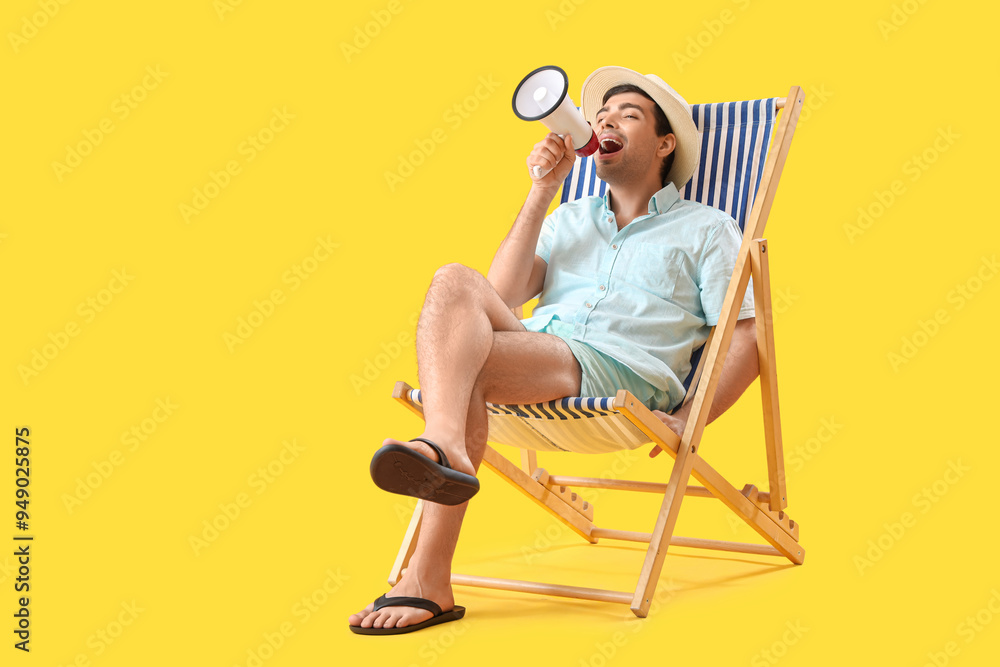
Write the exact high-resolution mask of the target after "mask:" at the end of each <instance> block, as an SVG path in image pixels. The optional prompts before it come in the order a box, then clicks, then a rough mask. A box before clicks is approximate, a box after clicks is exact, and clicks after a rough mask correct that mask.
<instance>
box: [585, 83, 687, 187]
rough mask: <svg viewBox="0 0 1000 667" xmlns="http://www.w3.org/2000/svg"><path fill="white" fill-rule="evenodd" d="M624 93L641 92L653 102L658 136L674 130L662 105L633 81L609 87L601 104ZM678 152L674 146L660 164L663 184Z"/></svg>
mask: <svg viewBox="0 0 1000 667" xmlns="http://www.w3.org/2000/svg"><path fill="white" fill-rule="evenodd" d="M622 93H639V94H640V95H642V96H643V97H645V98H646V99H647V100H649V101H650V102H652V103H653V118H654V119H655V120H656V128H655V129H656V136H658V137H665V136H667V135H668V134H670V133H672V132H673V129H672V128H671V127H670V121H669V120H667V116H666V114H665V113H663V109H661V108H660V105H659V104H657V103H656V100H654V99H653V98H652V97H650V96H649V93H647V92H646V91H645V90H643V89H642V88H640V87H639V86H636V85H633V84H631V83H622V84H619V85H617V86H615V87H614V88H610V89H608V92H606V93H604V99H603V100H601V104H602V105H603V104H607V103H608V100H609V99H610V98H611V96H612V95H620V94H622ZM676 152H677V149H676V148H674V150H672V151H670V155H668V156H667V157H665V158H663V164H662V165H661V166H660V184H661V185H666V184H667V174H669V173H670V167H672V166H673V164H674V153H676Z"/></svg>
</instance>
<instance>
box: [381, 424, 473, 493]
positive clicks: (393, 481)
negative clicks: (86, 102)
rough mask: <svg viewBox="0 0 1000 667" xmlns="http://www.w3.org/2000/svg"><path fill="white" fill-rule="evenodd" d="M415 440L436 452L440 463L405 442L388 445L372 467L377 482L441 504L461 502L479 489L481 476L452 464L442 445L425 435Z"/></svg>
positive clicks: (391, 489)
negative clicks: (405, 444)
mask: <svg viewBox="0 0 1000 667" xmlns="http://www.w3.org/2000/svg"><path fill="white" fill-rule="evenodd" d="M416 440H419V441H420V442H423V443H426V444H427V445H429V446H430V447H431V449H433V450H434V451H435V452H437V455H438V457H439V459H440V463H438V462H437V461H434V460H432V459H429V458H427V457H426V456H424V455H423V454H421V453H420V452H417V451H415V450H413V449H410V448H409V447H404V446H403V445H385V446H383V447H382V448H381V449H379V450H378V451H377V452H375V456H373V457H372V464H371V467H370V471H371V475H372V481H374V482H375V484H376V486H378V487H379V488H380V489H384V490H386V491H388V492H390V493H398V494H400V495H403V496H413V497H414V498H420V499H421V500H426V501H428V502H432V503H440V504H441V505H461V504H462V503H464V502H465V501H466V500H468V499H469V498H471V497H472V496H474V495H476V493H478V492H479V480H478V479H476V478H475V476H473V475H468V474H466V473H464V472H459V471H457V470H455V469H454V468H452V467H451V464H450V463H448V457H447V456H445V455H444V452H443V451H441V448H440V447H438V446H437V445H435V444H434V443H433V442H431V441H430V440H428V439H426V438H413V441H416ZM411 442H412V441H411Z"/></svg>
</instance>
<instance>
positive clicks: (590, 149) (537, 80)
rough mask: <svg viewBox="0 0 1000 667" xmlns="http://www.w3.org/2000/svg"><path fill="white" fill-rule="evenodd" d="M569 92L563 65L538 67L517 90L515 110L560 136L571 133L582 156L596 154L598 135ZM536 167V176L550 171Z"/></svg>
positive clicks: (518, 115) (520, 116)
mask: <svg viewBox="0 0 1000 667" xmlns="http://www.w3.org/2000/svg"><path fill="white" fill-rule="evenodd" d="M568 92H569V77H567V76H566V72H564V71H563V70H562V68H561V67H556V66H555V65H547V66H545V67H539V68H538V69H536V70H535V71H533V72H531V73H530V74H528V76H526V77H524V78H523V79H522V80H521V83H519V84H517V88H515V89H514V99H513V105H514V113H515V114H517V117H518V118H520V119H521V120H540V121H542V123H544V125H545V127H547V128H549V129H550V130H552V131H553V132H555V133H556V134H558V135H567V134H569V135H572V137H573V149H574V150H575V151H576V154H577V155H579V156H580V157H587V156H589V155H593V154H594V153H596V152H597V149H598V147H599V146H600V143H599V142H598V141H597V134H596V133H595V132H594V130H593V128H591V127H590V125H589V124H588V123H587V120H586V119H585V118H584V117H583V114H581V113H580V112H579V111H578V110H577V108H576V105H575V104H573V100H572V98H570V96H569V95H568ZM533 170H534V176H535V178H541V177H542V176H544V175H545V174H547V173H548V172H549V171H551V170H549V169H546V170H545V171H542V168H541V167H539V166H538V165H535V166H534V168H533Z"/></svg>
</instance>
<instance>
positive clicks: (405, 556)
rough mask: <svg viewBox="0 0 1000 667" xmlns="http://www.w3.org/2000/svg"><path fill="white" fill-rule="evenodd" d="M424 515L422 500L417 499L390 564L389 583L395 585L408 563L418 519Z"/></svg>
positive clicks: (418, 523) (415, 546) (415, 535)
mask: <svg viewBox="0 0 1000 667" xmlns="http://www.w3.org/2000/svg"><path fill="white" fill-rule="evenodd" d="M423 516H424V501H422V500H418V501H417V506H416V507H414V508H413V516H411V517H410V525H409V526H407V528H406V536H405V537H403V544H401V545H400V547H399V553H398V554H396V562H395V563H393V564H392V571H391V572H389V583H390V584H392V585H393V586H395V585H396V584H397V583H399V578H400V576H402V574H403V570H404V569H406V566H407V565H409V563H410V558H411V557H412V556H413V552H414V551H416V549H417V533H419V532H420V520H421V519H422V518H423Z"/></svg>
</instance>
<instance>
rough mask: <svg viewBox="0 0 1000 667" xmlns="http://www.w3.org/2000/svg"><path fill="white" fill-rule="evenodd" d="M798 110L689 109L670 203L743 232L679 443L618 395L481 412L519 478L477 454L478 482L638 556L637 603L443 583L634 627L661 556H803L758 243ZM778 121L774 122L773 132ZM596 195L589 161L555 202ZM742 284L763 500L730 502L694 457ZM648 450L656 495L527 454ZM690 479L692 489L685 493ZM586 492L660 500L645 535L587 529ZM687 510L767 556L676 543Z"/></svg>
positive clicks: (412, 530) (475, 580)
mask: <svg viewBox="0 0 1000 667" xmlns="http://www.w3.org/2000/svg"><path fill="white" fill-rule="evenodd" d="M803 100H804V94H803V92H802V89H801V88H799V87H798V86H793V87H792V88H791V90H790V91H789V93H788V96H787V97H785V98H768V99H759V100H752V101H744V102H726V103H719V104H698V105H693V106H692V109H691V111H692V115H693V117H694V120H695V124H696V125H697V126H698V129H699V131H700V133H701V159H700V161H699V166H698V170H697V172H696V174H695V175H694V176H693V177H692V179H691V181H690V182H689V183H688V184H687V185H686V186H685V188H684V191H683V192H682V193H681V194H682V197H683V198H685V199H689V200H694V201H698V202H701V203H704V204H708V205H711V206H714V207H716V208H719V209H722V210H724V211H726V212H727V213H729V214H730V215H732V216H733V218H735V219H736V221H737V222H738V223H739V226H740V228H741V229H742V230H743V242H742V245H741V246H740V250H739V255H738V258H737V260H736V265H735V267H734V270H733V274H732V278H731V279H730V282H729V287H728V290H727V292H726V297H725V300H724V302H723V306H722V312H721V315H720V317H719V321H718V323H717V325H716V326H715V327H714V328H713V329H712V331H711V334H710V336H709V338H708V340H707V341H706V342H705V344H704V346H703V347H702V348H701V349H699V350H698V351H697V352H696V353H695V355H694V357H693V358H692V363H691V371H690V373H689V374H688V376H687V378H686V381H685V387H686V394H685V399H684V401H682V403H681V404H683V403H686V402H688V401H693V405H692V406H691V411H690V415H689V418H688V421H687V424H686V428H685V430H684V434H683V435H682V436H681V437H678V436H677V435H676V434H674V433H673V432H672V431H671V430H670V429H669V428H667V427H666V426H665V425H664V424H663V423H662V422H661V421H660V420H659V419H658V418H657V417H656V416H655V415H654V414H653V413H652V412H651V411H650V410H649V409H647V408H646V406H645V405H644V404H642V403H641V402H640V401H638V400H637V399H636V398H635V397H634V396H633V395H632V394H630V393H629V392H627V391H625V390H620V391H618V392H617V394H616V395H615V396H612V397H603V398H591V397H586V398H579V397H577V398H572V397H571V398H564V399H561V400H557V401H549V402H547V403H539V404H533V405H494V404H487V411H488V417H489V437H488V440H489V441H490V442H493V443H500V444H506V445H511V446H514V447H517V448H520V449H521V457H520V460H521V466H520V467H518V466H517V465H515V464H514V463H512V462H511V461H510V460H508V459H507V458H505V457H504V456H502V455H501V454H500V453H499V452H497V451H496V450H495V449H493V448H492V447H491V446H489V445H487V447H486V453H485V457H484V459H483V462H484V464H485V466H486V467H487V468H489V469H491V470H493V471H494V472H496V473H497V474H499V475H500V476H501V477H502V478H503V479H505V480H506V481H508V482H510V483H511V484H513V485H514V486H515V487H516V488H517V489H518V490H520V491H521V492H522V493H524V495H526V496H527V497H528V498H529V499H530V500H532V501H534V502H535V503H537V504H538V505H539V506H541V507H542V508H544V509H545V510H547V511H548V512H550V513H551V514H552V515H553V516H555V517H556V518H557V519H558V520H559V521H561V522H562V523H564V524H565V525H566V526H568V527H569V528H570V529H571V530H572V531H573V532H575V533H576V534H578V535H579V536H580V537H582V538H583V539H584V540H587V541H588V542H591V543H596V542H597V541H598V540H599V539H601V538H607V539H616V540H629V541H636V542H643V543H645V542H648V543H649V548H648V550H647V552H646V557H645V560H644V562H643V565H642V569H641V571H640V572H639V576H638V582H637V584H636V587H635V591H632V592H623V591H612V590H603V589H595V588H582V587H576V586H565V585H556V584H544V583H538V582H532V581H516V580H510V579H497V578H491V577H480V576H469V575H463V574H453V575H452V582H453V583H455V584H460V585H468V586H480V587H486V588H495V589H504V590H513V591H522V592H529V593H541V594H547V595H556V596H565V597H571V598H580V599H590V600H600V601H608V602H620V603H626V604H628V605H629V606H630V608H631V610H632V611H633V612H634V613H635V615H636V616H639V617H645V616H646V615H647V613H648V612H649V607H650V603H651V600H652V599H653V594H654V592H655V590H656V584H657V581H658V579H659V576H660V572H661V570H662V568H663V563H664V558H665V556H666V553H667V548H668V547H669V546H670V545H674V546H684V547H697V548H705V549H717V550H722V551H729V552H742V553H750V554H765V555H772V556H783V557H785V558H787V559H788V560H790V561H791V562H792V563H795V564H801V563H802V562H803V560H804V558H805V551H804V550H803V548H802V546H801V545H800V544H799V524H798V523H796V522H795V521H793V520H792V519H791V518H790V517H789V516H788V514H787V513H786V512H785V508H786V507H787V505H788V501H787V494H786V491H785V470H784V457H783V453H782V444H781V425H780V419H779V411H778V386H777V374H776V371H775V353H774V335H773V331H772V319H771V291H770V282H769V270H768V250H767V241H766V239H764V238H762V234H763V232H764V226H765V224H766V222H767V217H768V213H769V212H770V209H771V204H772V202H773V200H774V195H775V190H776V189H777V186H778V180H779V178H780V176H781V171H782V168H783V166H784V164H785V159H786V156H787V155H788V150H789V147H790V145H791V141H792V136H793V134H794V131H795V125H796V122H797V120H798V116H799V112H800V110H801V109H802V103H803ZM779 110H780V111H781V113H780V120H777V116H778V112H779ZM776 120H777V122H776ZM775 128H776V129H775ZM605 188H606V186H605V184H604V183H602V182H601V181H600V180H599V179H597V176H596V173H595V171H594V161H593V158H587V159H581V158H577V162H576V164H575V165H574V168H573V171H572V172H571V173H570V174H569V176H568V177H567V178H566V181H565V182H564V184H563V186H562V196H561V200H562V202H566V201H568V200H571V199H576V198H579V197H583V196H588V195H602V196H603V194H604V192H605ZM751 276H752V278H753V293H754V299H755V308H756V320H755V321H756V330H757V356H758V360H759V363H760V386H761V398H762V404H763V416H764V439H765V443H764V444H765V447H764V449H765V451H766V456H767V470H768V480H767V484H768V490H767V492H763V491H759V490H758V489H757V487H756V486H755V485H753V484H746V485H745V486H744V487H743V488H742V489H741V490H738V489H737V487H735V486H733V485H732V484H731V483H730V482H729V481H728V480H726V479H725V478H724V477H723V476H722V475H721V474H719V473H718V472H716V470H715V469H714V468H712V466H710V465H709V464H708V463H707V462H706V460H705V459H704V458H702V456H701V454H700V443H701V438H702V434H703V432H704V429H705V424H706V422H707V419H708V414H709V409H710V408H711V405H712V399H713V397H714V395H715V389H716V386H717V384H718V381H719V377H720V375H721V373H722V365H723V361H724V360H725V357H726V353H727V352H728V350H729V344H730V340H731V339H732V335H733V330H734V328H735V325H736V320H737V317H738V313H739V309H740V304H741V303H742V300H743V295H744V293H745V291H746V289H747V286H748V283H749V281H750V278H751ZM393 398H395V399H396V400H398V401H399V402H401V403H402V404H403V405H404V406H406V407H407V408H409V409H411V410H412V411H414V412H415V413H416V414H417V415H420V416H422V414H423V413H422V407H421V406H422V402H421V397H420V391H419V389H414V388H412V387H410V386H409V385H407V384H406V383H405V382H398V383H396V386H395V388H394V390H393ZM649 442H652V443H653V445H654V446H655V447H659V448H661V449H662V450H664V451H666V452H667V453H668V454H669V455H670V457H672V459H673V467H672V468H671V470H670V476H669V478H668V479H667V481H666V483H652V482H639V481H628V480H608V479H603V478H600V479H598V478H584V477H568V476H559V475H555V474H550V473H549V472H548V471H546V470H545V469H544V468H540V467H538V463H537V454H536V452H538V451H572V452H583V453H587V452H595V453H596V452H609V451H615V450H621V449H634V448H636V447H640V446H642V445H644V444H646V443H649ZM690 477H694V478H695V480H697V481H698V482H699V483H700V484H701V485H702V486H695V485H691V484H689V483H688V481H689V478H690ZM588 487H589V488H604V489H619V490H625V491H633V492H636V491H638V492H647V493H656V494H659V495H661V496H662V498H663V500H662V503H661V505H660V510H659V513H658V514H657V516H656V522H655V524H654V525H653V527H652V530H651V532H649V533H639V532H633V531H624V530H614V529H610V528H603V527H598V526H596V525H595V524H594V508H593V506H591V505H590V504H589V503H587V502H585V501H583V500H582V499H581V498H580V496H579V495H577V494H576V493H575V492H574V491H573V490H572V489H573V488H588ZM685 496H702V497H714V498H717V499H719V500H721V501H722V503H723V504H724V505H726V507H728V508H729V509H730V510H732V511H733V512H735V513H736V515H737V516H738V517H739V518H740V519H742V520H743V521H745V522H746V523H747V524H749V525H750V526H751V527H752V528H753V529H754V530H755V531H756V532H757V533H758V534H759V535H760V536H761V537H762V538H763V539H764V540H766V541H767V543H768V544H752V543H742V542H725V541H719V540H707V539H697V538H688V537H679V536H674V535H673V531H674V526H675V525H676V522H677V517H678V513H679V511H680V507H681V501H682V500H683V499H684V497H685ZM422 511H423V505H422V502H421V503H418V504H417V506H416V508H415V510H414V513H413V516H412V518H411V520H410V524H409V526H408V528H407V531H406V534H405V537H404V540H403V544H402V546H401V547H400V550H399V553H398V555H397V557H396V560H395V562H394V564H393V567H392V570H391V572H390V575H389V583H390V584H395V583H396V582H397V581H398V580H399V577H400V576H401V574H402V572H403V569H404V568H405V567H406V566H407V563H408V561H409V559H410V556H411V555H412V554H413V552H414V549H415V547H416V536H417V533H418V531H419V527H420V520H421V515H422Z"/></svg>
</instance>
